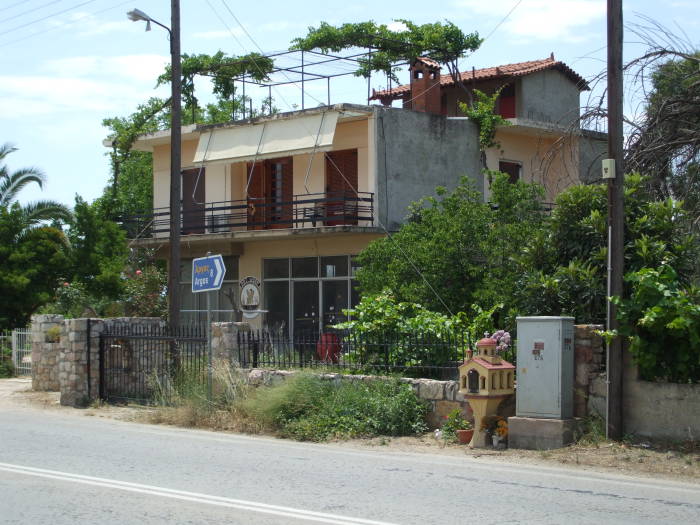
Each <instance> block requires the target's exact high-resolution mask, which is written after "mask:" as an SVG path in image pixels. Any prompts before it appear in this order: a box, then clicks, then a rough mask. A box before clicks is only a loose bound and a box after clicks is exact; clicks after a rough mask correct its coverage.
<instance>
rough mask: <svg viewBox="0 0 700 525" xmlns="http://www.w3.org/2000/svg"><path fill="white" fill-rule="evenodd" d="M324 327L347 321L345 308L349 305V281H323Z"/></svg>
mask: <svg viewBox="0 0 700 525" xmlns="http://www.w3.org/2000/svg"><path fill="white" fill-rule="evenodd" d="M322 283H323V328H324V329H326V328H328V327H330V326H333V325H334V324H337V323H341V322H343V321H346V320H347V318H346V317H345V314H343V310H345V309H346V308H347V307H348V282H347V281H346V280H342V281H340V280H338V281H322Z"/></svg>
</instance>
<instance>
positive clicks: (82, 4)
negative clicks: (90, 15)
mask: <svg viewBox="0 0 700 525" xmlns="http://www.w3.org/2000/svg"><path fill="white" fill-rule="evenodd" d="M94 1H95V0H87V1H86V2H83V3H81V4H78V5H74V6H73V7H68V8H66V9H63V10H61V11H57V12H55V13H51V14H50V15H46V16H43V17H41V18H37V19H36V20H32V21H31V22H27V23H26V24H22V25H20V26H16V27H13V28H12V29H8V30H7V31H3V32H2V33H0V35H6V34H8V33H12V32H14V31H19V30H20V29H23V28H25V27H28V26H30V25H33V24H37V23H39V22H43V21H44V20H48V19H49V18H53V17H54V16H58V15H62V14H63V13H67V12H68V11H72V10H73V9H78V8H79V7H83V6H84V5H87V4H91V3H93V2H94Z"/></svg>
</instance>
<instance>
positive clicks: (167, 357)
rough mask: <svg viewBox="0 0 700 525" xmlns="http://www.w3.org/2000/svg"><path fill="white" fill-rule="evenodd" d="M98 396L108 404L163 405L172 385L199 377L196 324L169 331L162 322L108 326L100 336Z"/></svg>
mask: <svg viewBox="0 0 700 525" xmlns="http://www.w3.org/2000/svg"><path fill="white" fill-rule="evenodd" d="M99 364H100V397H101V398H102V399H105V400H108V401H158V400H168V399H170V398H171V397H172V395H173V393H174V392H175V390H176V389H177V387H178V383H181V382H182V381H185V380H191V379H192V378H205V376H206V372H207V334H206V330H205V328H204V327H203V326H202V325H192V326H180V327H178V329H177V331H175V332H174V331H173V330H171V329H170V328H169V327H168V326H166V325H165V323H163V322H157V321H154V322H153V323H146V324H134V323H113V324H112V323H110V324H107V325H106V326H105V328H104V330H103V332H102V334H101V335H100V361H99Z"/></svg>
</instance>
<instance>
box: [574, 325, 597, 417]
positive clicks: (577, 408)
mask: <svg viewBox="0 0 700 525" xmlns="http://www.w3.org/2000/svg"><path fill="white" fill-rule="evenodd" d="M602 329H603V326H602V325H576V326H575V327H574V366H575V369H574V417H584V416H586V415H587V414H588V398H589V391H590V389H591V381H592V380H593V379H594V378H595V377H596V376H597V375H598V373H599V372H600V371H601V369H602V367H603V363H604V360H605V359H604V356H605V348H604V346H603V338H602V337H600V336H599V335H597V334H596V333H595V331H596V330H602Z"/></svg>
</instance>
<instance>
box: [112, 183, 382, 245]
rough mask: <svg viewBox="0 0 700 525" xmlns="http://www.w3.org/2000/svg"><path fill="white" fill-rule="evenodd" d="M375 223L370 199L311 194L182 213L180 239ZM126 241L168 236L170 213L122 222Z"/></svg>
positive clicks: (203, 207)
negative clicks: (233, 233)
mask: <svg viewBox="0 0 700 525" xmlns="http://www.w3.org/2000/svg"><path fill="white" fill-rule="evenodd" d="M373 222H374V194H373V193H367V192H358V193H355V192H353V193H348V192H342V193H337V194H334V193H309V194H300V195H294V196H293V197H292V200H291V201H282V200H277V199H275V198H272V197H260V198H254V197H250V198H248V199H246V200H235V201H219V202H207V203H205V204H202V205H198V206H195V207H193V208H189V209H183V211H182V217H181V224H182V232H181V233H182V234H183V235H190V234H202V233H223V232H229V231H235V230H267V229H274V228H294V227H321V226H339V225H357V226H371V225H372V224H373ZM122 224H123V226H124V228H125V229H126V230H127V232H128V235H129V237H150V236H152V235H156V234H165V233H167V232H169V231H170V211H169V209H168V208H167V207H165V208H155V209H154V210H153V212H151V213H143V214H140V215H132V216H129V217H125V218H124V219H123V220H122Z"/></svg>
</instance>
